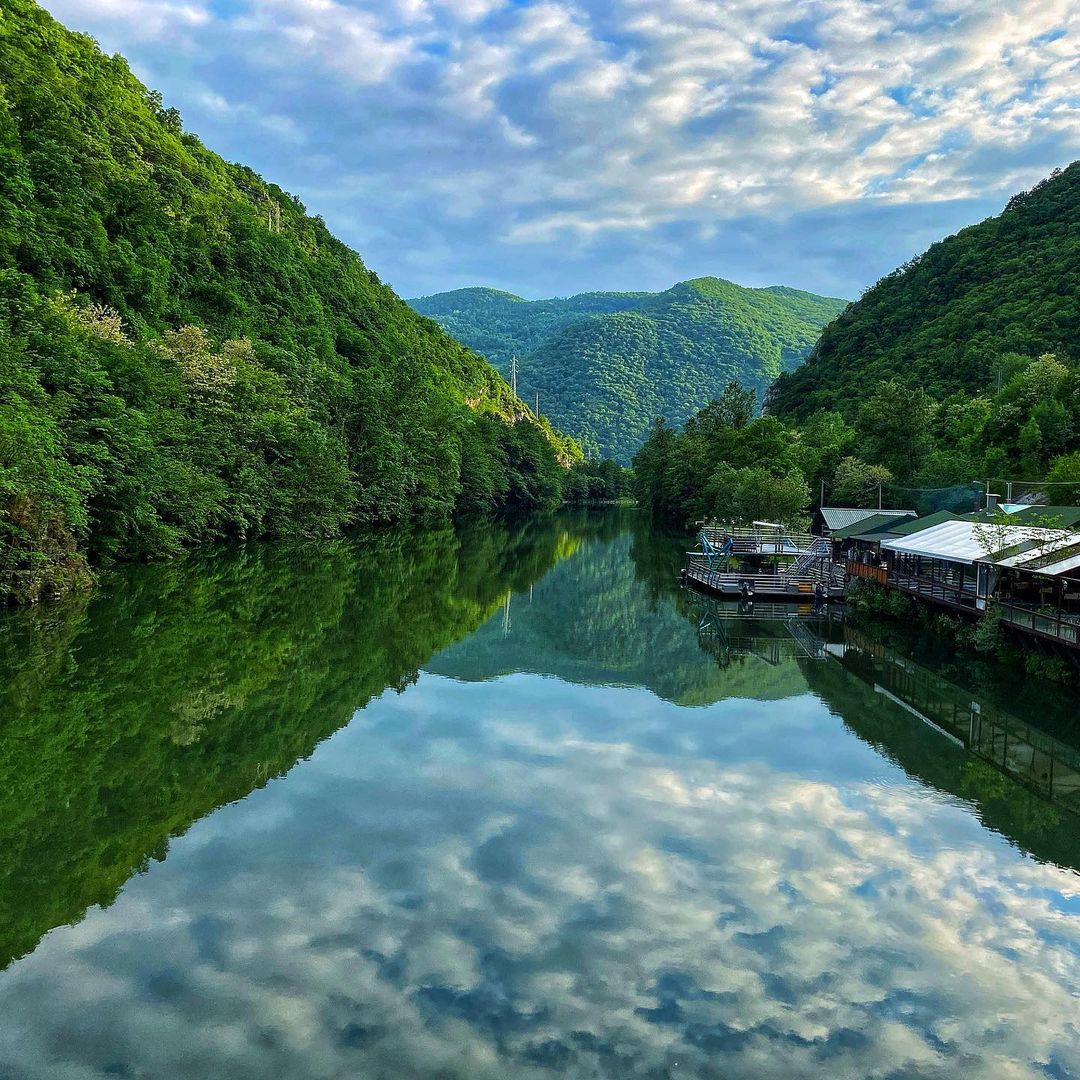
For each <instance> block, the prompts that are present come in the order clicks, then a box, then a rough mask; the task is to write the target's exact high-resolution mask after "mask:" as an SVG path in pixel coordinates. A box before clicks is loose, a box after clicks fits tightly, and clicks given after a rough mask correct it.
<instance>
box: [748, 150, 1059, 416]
mask: <svg viewBox="0 0 1080 1080" xmlns="http://www.w3.org/2000/svg"><path fill="white" fill-rule="evenodd" d="M1078 219H1080V164H1073V165H1071V166H1070V167H1069V168H1068V169H1066V170H1064V171H1063V172H1059V173H1055V174H1054V175H1053V176H1051V177H1050V178H1049V179H1047V180H1045V181H1043V182H1042V183H1041V184H1039V185H1037V186H1036V187H1035V188H1034V189H1033V190H1032V191H1030V192H1027V193H1024V194H1021V195H1017V196H1016V197H1014V198H1013V199H1012V200H1010V202H1009V204H1008V206H1007V207H1006V209H1005V211H1004V212H1003V213H1002V214H1000V215H999V216H998V217H994V218H989V219H987V220H986V221H983V222H981V223H980V224H978V225H972V226H970V227H969V228H967V229H964V230H962V231H961V232H959V233H957V234H956V235H955V236H950V237H949V238H947V239H945V240H942V241H941V242H939V243H937V244H934V245H933V246H932V247H931V248H929V249H928V250H927V251H926V253H925V254H924V255H922V256H921V257H920V258H917V259H914V260H912V261H911V262H910V263H908V264H906V265H905V266H902V267H900V268H899V269H897V270H895V271H894V272H893V273H891V274H889V276H888V277H886V278H883V279H882V280H881V281H879V282H878V283H877V284H876V285H875V286H874V287H873V288H872V289H870V290H869V291H868V292H867V293H866V294H865V295H864V296H863V297H862V299H861V300H859V301H858V302H857V303H855V304H853V305H852V306H851V307H850V308H849V309H848V310H847V311H846V312H844V314H843V315H841V316H840V318H838V319H837V320H836V321H835V322H833V323H832V324H831V325H830V326H829V327H828V328H827V329H826V331H825V333H824V334H823V335H822V337H821V340H820V341H819V342H818V344H817V346H816V347H815V349H814V352H813V355H812V356H811V357H810V359H809V360H808V361H807V362H806V364H804V365H803V366H802V367H800V368H799V369H798V371H795V372H793V373H791V374H789V375H785V376H784V378H782V379H781V380H779V381H778V382H777V383H776V385H775V386H774V387H773V389H772V391H771V393H770V398H769V408H770V411H771V412H774V413H775V414H776V415H778V416H786V417H793V418H802V417H806V416H809V415H810V414H812V413H814V412H816V411H818V410H819V409H836V410H838V411H840V412H842V413H844V414H846V415H848V416H853V415H854V414H855V412H856V411H857V410H858V408H859V406H860V405H861V403H862V402H863V401H864V400H866V398H868V397H869V396H870V395H871V394H872V393H873V391H874V389H875V387H876V386H877V384H878V383H879V382H881V381H882V380H887V379H893V378H896V379H898V380H900V381H901V382H903V383H906V384H908V385H910V386H918V387H922V388H923V389H925V390H926V391H928V392H929V393H930V395H931V396H932V397H934V398H936V399H939V400H940V399H943V398H945V397H946V396H947V395H949V394H951V393H956V392H963V393H965V394H980V393H983V392H987V391H991V392H992V391H993V390H994V388H995V387H996V386H997V385H998V383H999V382H1001V381H1002V380H1001V376H1002V369H1001V367H1000V358H1001V357H1002V356H1003V355H1005V354H1009V353H1016V354H1020V355H1023V356H1028V357H1034V356H1039V355H1040V354H1042V353H1056V354H1057V355H1058V356H1059V358H1060V359H1062V360H1065V359H1067V358H1069V357H1072V358H1078V357H1080V231H1078V229H1077V221H1078ZM1007 376H1008V373H1007V372H1006V378H1007Z"/></svg>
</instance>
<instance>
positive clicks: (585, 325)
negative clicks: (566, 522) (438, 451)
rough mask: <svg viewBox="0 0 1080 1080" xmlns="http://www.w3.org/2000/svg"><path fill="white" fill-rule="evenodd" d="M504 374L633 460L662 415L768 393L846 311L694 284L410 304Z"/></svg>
mask: <svg viewBox="0 0 1080 1080" xmlns="http://www.w3.org/2000/svg"><path fill="white" fill-rule="evenodd" d="M411 303H412V304H413V306H414V307H416V309H417V310H418V311H420V312H422V313H423V314H426V315H430V316H431V317H432V318H434V319H436V320H438V322H439V323H440V325H442V326H443V327H444V328H445V329H447V330H448V331H449V332H450V333H451V334H453V335H454V336H455V337H457V338H458V339H459V340H461V341H463V342H465V343H466V344H467V345H470V346H472V347H473V348H475V349H477V350H479V351H480V352H482V353H483V354H484V355H485V356H487V357H488V358H489V359H490V360H492V362H493V363H496V364H497V365H498V366H500V367H501V369H502V370H503V371H504V372H505V371H506V370H507V365H508V364H509V360H510V357H511V356H512V355H516V356H517V357H518V360H519V365H518V388H519V392H520V393H521V396H522V397H523V398H524V399H525V400H526V401H530V402H533V401H535V395H536V394H537V393H539V396H540V411H541V412H542V413H543V414H544V415H546V416H548V417H550V418H551V421H552V423H554V424H555V425H556V426H558V427H560V428H561V429H562V430H564V431H567V432H569V433H571V434H572V435H574V436H575V437H576V438H578V439H579V440H580V441H581V442H582V444H583V445H584V447H585V448H586V450H588V451H591V452H593V453H599V454H604V455H610V456H613V457H615V458H616V459H617V460H620V461H623V462H626V461H629V459H630V458H631V457H632V456H633V454H634V452H635V451H636V450H637V448H638V447H639V446H640V445H641V443H642V441H643V440H644V438H645V437H646V435H647V434H648V429H649V425H650V424H651V423H652V421H653V420H654V419H655V418H656V417H658V416H662V417H664V419H665V420H666V421H667V422H669V423H673V424H680V423H682V422H683V421H685V420H686V419H687V418H688V417H689V416H690V415H691V414H692V413H693V412H694V411H695V410H696V409H698V408H700V407H701V406H703V405H704V404H706V403H707V402H708V401H709V400H711V399H712V398H714V397H716V396H717V395H719V394H720V392H721V391H722V390H723V388H724V387H725V386H726V385H727V384H728V382H730V381H732V380H736V381H738V382H739V383H741V384H742V385H743V386H745V387H747V388H749V389H753V390H755V391H757V392H758V394H759V396H760V394H761V393H762V392H764V390H765V388H766V387H768V386H769V385H770V383H771V382H772V381H773V379H775V378H776V376H777V375H779V374H780V372H781V371H784V370H788V369H790V368H792V367H794V366H796V365H797V364H798V363H799V362H800V361H801V360H802V358H803V357H805V356H806V354H807V353H808V352H809V351H810V349H811V347H812V346H813V344H814V342H815V340H816V339H817V337H818V334H819V333H820V332H821V328H822V327H823V326H824V325H825V324H826V323H827V322H829V320H831V319H832V318H834V317H835V316H836V315H837V314H838V313H839V312H840V311H841V310H843V308H844V306H845V302H844V301H843V300H834V299H829V298H826V297H821V296H815V295H813V294H811V293H805V292H800V291H799V290H797V289H787V288H782V287H774V288H769V289H746V288H742V287H741V286H738V285H734V284H732V283H731V282H729V281H723V280H721V279H719V278H697V279H695V280H693V281H686V282H681V283H680V284H678V285H676V286H674V287H673V288H671V289H668V290H667V291H666V292H662V293H584V294H582V295H580V296H572V297H569V298H567V299H555V300H536V301H526V300H522V299H521V298H520V297H516V296H512V295H511V294H509V293H501V292H498V291H496V290H493V289H461V290H458V291H456V292H452V293H442V294H439V295H437V296H431V297H424V298H422V299H419V300H413V301H411Z"/></svg>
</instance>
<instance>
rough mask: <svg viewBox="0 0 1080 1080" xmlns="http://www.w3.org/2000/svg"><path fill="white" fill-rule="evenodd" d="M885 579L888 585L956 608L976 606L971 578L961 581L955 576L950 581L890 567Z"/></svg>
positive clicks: (975, 596) (973, 584) (975, 595)
mask: <svg viewBox="0 0 1080 1080" xmlns="http://www.w3.org/2000/svg"><path fill="white" fill-rule="evenodd" d="M885 580H886V583H887V584H889V585H895V586H896V588H898V589H903V591H904V592H908V593H914V594H915V595H916V596H920V597H922V598H923V599H926V600H936V601H938V602H940V603H942V604H948V605H949V606H951V607H958V608H972V609H973V608H975V606H976V603H975V601H976V600H977V594H976V591H975V582H974V581H971V580H968V581H963V582H961V581H960V580H959V579H956V578H954V579H953V580H952V581H950V580H949V579H948V578H944V579H943V578H937V577H922V576H921V575H918V574H910V573H907V572H906V571H904V570H902V569H901V570H893V569H890V570H889V571H888V572H887V576H886V579H885Z"/></svg>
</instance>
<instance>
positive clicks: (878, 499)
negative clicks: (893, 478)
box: [877, 484, 881, 510]
mask: <svg viewBox="0 0 1080 1080" xmlns="http://www.w3.org/2000/svg"><path fill="white" fill-rule="evenodd" d="M877 508H878V509H879V510H880V509H881V485H880V484H878V486H877Z"/></svg>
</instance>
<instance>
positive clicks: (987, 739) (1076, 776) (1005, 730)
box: [829, 626, 1080, 813]
mask: <svg viewBox="0 0 1080 1080" xmlns="http://www.w3.org/2000/svg"><path fill="white" fill-rule="evenodd" d="M829 653H830V654H831V655H833V656H836V657H837V658H838V659H840V661H841V663H842V664H843V666H844V667H845V668H846V669H847V670H848V671H851V672H853V673H854V674H856V675H858V676H859V678H861V679H863V680H864V681H865V682H867V683H869V684H871V685H872V686H873V687H874V690H875V692H876V693H878V694H880V695H882V696H883V697H885V698H888V699H889V700H891V701H893V702H895V703H896V704H898V705H900V706H901V707H903V708H904V709H905V710H907V712H909V713H911V714H912V715H913V716H915V717H917V718H918V719H919V720H921V721H922V722H923V723H925V724H927V725H929V726H930V727H931V728H934V729H935V730H936V731H938V732H940V733H941V734H943V735H945V736H946V737H947V738H949V739H952V740H953V741H954V742H957V743H959V744H960V745H961V746H963V747H964V748H965V749H966V750H967V751H969V752H970V753H971V754H974V755H975V756H976V757H977V758H980V759H981V760H983V761H985V762H987V763H989V764H991V765H993V766H994V767H995V768H997V769H1000V770H1001V771H1002V772H1004V773H1005V774H1006V775H1008V776H1010V777H1012V778H1013V779H1014V780H1017V781H1018V782H1019V783H1021V784H1023V785H1024V786H1025V787H1026V788H1028V789H1029V790H1031V791H1034V792H1035V793H1036V794H1038V795H1041V796H1042V797H1043V798H1046V799H1049V800H1051V801H1053V802H1054V803H1056V804H1058V805H1061V806H1064V807H1066V808H1068V809H1070V810H1074V811H1076V812H1078V813H1080V749H1077V748H1076V747H1073V746H1069V745H1068V744H1067V743H1063V742H1061V741H1059V740H1058V739H1055V738H1054V737H1053V736H1051V735H1047V734H1046V733H1045V732H1042V731H1039V730H1038V729H1037V728H1034V727H1032V726H1031V725H1030V724H1028V723H1026V722H1025V721H1024V720H1021V719H1020V718H1019V717H1018V716H1014V715H1013V714H1012V713H1009V712H1006V711H1005V710H1004V709H1001V708H999V707H998V706H996V705H992V704H990V703H988V702H980V701H978V700H976V699H974V698H972V696H971V695H970V694H968V693H966V692H965V691H964V690H963V689H962V688H961V687H959V686H956V685H954V684H953V683H950V682H948V681H947V680H945V679H942V678H941V677H940V676H938V675H935V674H934V673H933V672H932V671H930V670H928V669H927V668H924V667H922V666H921V665H919V664H917V663H915V662H914V661H912V660H909V659H907V658H905V657H901V656H896V655H893V654H892V653H890V652H889V651H888V650H886V649H884V648H882V647H881V646H880V645H874V644H871V643H870V642H869V641H868V640H867V639H866V638H865V637H864V636H863V635H862V634H860V633H859V632H858V630H856V629H854V628H852V627H847V626H845V627H844V642H843V644H842V645H830V646H829Z"/></svg>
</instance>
